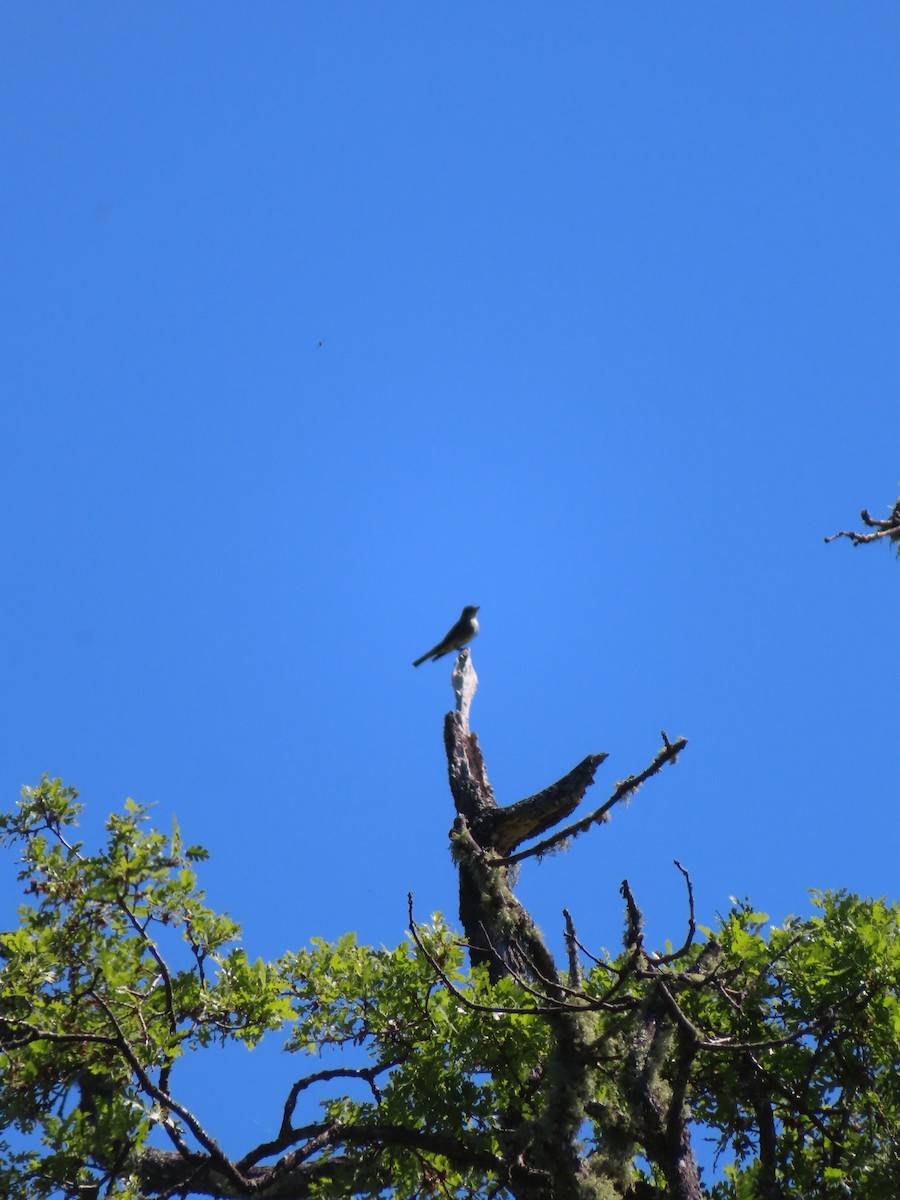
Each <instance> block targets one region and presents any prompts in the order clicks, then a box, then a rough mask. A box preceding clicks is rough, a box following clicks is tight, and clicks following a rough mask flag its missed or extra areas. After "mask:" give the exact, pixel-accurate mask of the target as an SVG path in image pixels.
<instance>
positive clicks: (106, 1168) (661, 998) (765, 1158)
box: [0, 778, 900, 1200]
mask: <svg viewBox="0 0 900 1200" xmlns="http://www.w3.org/2000/svg"><path fill="white" fill-rule="evenodd" d="M79 811H80V804H79V802H78V800H77V794H76V792H75V791H74V790H73V789H71V788H67V787H64V786H63V784H62V783H61V782H60V781H59V780H50V779H47V778H44V779H43V780H42V781H41V782H40V784H39V785H38V786H37V787H35V788H29V789H25V791H24V793H23V799H22V802H21V804H20V805H19V806H18V808H17V810H16V811H14V812H12V813H10V814H7V815H6V816H4V817H2V819H0V829H2V836H3V840H4V841H5V843H6V845H7V846H10V847H13V848H14V849H15V850H17V851H18V853H19V855H20V860H21V870H20V879H21V881H22V884H23V886H24V892H25V897H26V899H25V903H24V904H23V905H22V907H21V908H20V910H19V925H18V927H17V928H16V929H14V930H11V931H10V932H7V933H4V934H2V935H0V955H2V959H0V1059H2V1078H0V1126H2V1128H3V1129H4V1130H6V1137H5V1140H4V1141H2V1143H0V1194H3V1195H9V1196H22V1197H27V1198H38V1197H51V1196H59V1195H67V1196H72V1197H76V1196H80V1197H85V1198H89V1197H97V1198H99V1197H101V1196H119V1197H132V1198H135V1200H136V1198H137V1197H154V1198H160V1200H161V1198H163V1197H169V1196H176V1195H178V1196H187V1195H191V1194H198V1195H207V1196H223V1197H225V1196H228V1197H237V1196H254V1195H257V1196H263V1197H272V1198H279V1197H306V1196H323V1197H338V1196H341V1197H346V1196H376V1195H379V1194H384V1193H386V1192H388V1193H391V1194H396V1195H398V1196H403V1197H413V1196H445V1197H451V1196H454V1197H466V1196H471V1197H475V1196H478V1197H498V1198H500V1197H504V1196H510V1197H517V1198H522V1200H530V1198H532V1197H567V1196H572V1197H596V1198H598V1200H599V1198H607V1200H613V1198H616V1197H620V1198H622V1200H650V1198H652V1197H658V1198H662V1197H664V1196H674V1197H682V1196H683V1197H689V1196H692V1195H693V1196H708V1197H711V1198H713V1200H726V1198H734V1200H746V1198H749V1197H801V1196H802V1197H805V1198H808V1197H832V1196H833V1197H845V1196H847V1195H853V1196H859V1197H865V1198H866V1200H895V1197H896V1188H897V1184H896V1181H897V1179H898V1178H900V1147H898V1139H897V1129H898V1126H900V1000H898V995H900V923H898V908H897V906H896V905H889V904H886V903H884V902H882V901H873V900H861V899H859V898H857V897H855V896H850V895H847V894H843V893H838V894H817V895H814V896H813V903H814V906H815V913H814V915H813V916H811V917H808V918H804V919H798V918H790V919H789V920H787V921H785V922H784V923H783V924H782V925H780V926H778V927H768V926H767V918H766V916H765V914H762V913H758V912H754V911H752V910H751V908H750V907H749V906H746V905H738V906H736V907H735V908H734V909H733V911H731V912H730V913H728V914H727V916H725V917H724V918H722V919H720V920H719V921H718V922H717V924H716V926H715V927H714V928H707V929H704V928H700V930H699V933H700V936H699V937H696V936H695V930H694V921H693V902H692V898H691V904H690V909H691V920H690V927H689V929H688V935H687V937H686V938H685V939H684V942H683V944H682V945H681V946H680V947H679V948H677V949H675V950H672V949H671V948H669V949H668V951H667V952H666V953H665V954H662V955H659V954H653V953H651V952H650V951H648V950H647V949H646V948H645V946H644V942H643V934H642V930H641V916H640V912H639V911H638V909H637V906H636V904H635V901H634V898H633V897H632V895H631V892H630V890H629V888H628V885H627V883H626V884H624V885H623V895H624V897H625V905H626V925H625V936H624V944H623V949H622V951H621V952H620V953H619V954H618V955H617V956H615V957H612V956H610V955H608V954H604V953H598V954H596V955H592V954H590V953H588V952H587V951H586V950H585V949H584V948H583V947H581V946H580V944H579V942H578V938H577V935H576V933H575V930H574V928H573V927H572V925H571V922H569V924H568V937H567V944H568V947H569V958H568V964H567V969H566V970H565V971H562V972H560V974H559V975H558V976H557V977H555V978H552V979H550V978H548V977H546V975H542V973H541V972H540V971H538V970H537V969H532V970H531V971H527V972H526V971H524V970H522V971H513V970H510V971H509V972H507V973H505V974H501V975H500V976H499V977H496V972H494V973H493V975H494V976H495V977H494V978H492V972H491V971H490V969H489V966H488V965H487V964H484V965H479V966H476V967H470V968H468V969H467V968H466V967H465V965H464V952H465V946H464V944H463V943H461V941H460V939H459V938H458V936H457V935H455V934H454V932H453V931H452V930H451V929H449V928H448V927H447V926H446V925H445V924H444V923H443V922H442V921H441V920H440V919H438V918H435V919H433V920H432V922H431V923H429V924H428V925H424V926H423V925H418V924H416V923H415V922H414V921H413V920H412V911H411V924H410V937H409V940H408V941H406V942H405V943H404V944H402V945H401V946H399V947H397V948H396V949H394V950H385V949H372V948H369V947H363V946H358V945H357V944H356V943H355V941H354V939H353V938H352V936H347V937H345V938H342V939H341V940H340V941H339V942H337V943H336V944H327V943H325V942H322V941H315V940H314V941H313V942H312V943H311V945H310V946H309V948H307V949H302V950H297V951H291V952H289V953H286V954H284V955H283V956H282V957H281V958H279V959H277V960H276V961H274V962H269V963H267V962H263V961H261V960H259V959H256V960H254V959H252V958H251V957H250V956H249V955H248V954H247V952H246V951H245V950H244V949H243V948H242V947H241V945H240V944H239V935H240V931H239V929H238V926H237V925H236V924H235V922H234V921H232V920H231V919H230V918H228V917H225V916H222V915H220V914H217V913H215V912H213V911H212V910H211V909H210V908H209V907H208V906H207V905H206V903H205V900H204V896H203V892H202V890H201V889H200V888H199V886H198V881H197V875H196V870H197V866H198V864H200V863H202V861H203V859H204V858H205V857H206V854H205V851H204V850H203V849H202V848H201V847H199V846H188V845H185V844H184V843H183V841H182V838H181V835H180V833H179V831H178V829H177V828H173V830H172V832H171V833H170V834H168V835H167V834H163V833H160V832H158V831H156V830H154V829H152V828H151V827H150V826H149V823H148V814H147V810H146V808H145V807H144V806H142V805H139V804H136V803H134V802H133V801H128V802H127V803H126V806H125V810H124V812H123V813H122V814H118V815H113V816H111V817H110V818H109V820H108V822H107V826H106V830H107V838H106V843H105V845H103V846H102V847H101V848H100V849H98V850H96V851H95V852H93V853H91V852H88V851H87V850H86V849H85V848H84V847H83V846H82V845H81V844H80V843H79V842H78V841H77V840H76V836H75V831H76V826H77V820H78V815H79ZM688 884H689V881H688ZM274 1031H280V1032H281V1036H282V1037H284V1038H286V1040H285V1043H284V1050H285V1053H287V1054H292V1055H296V1056H297V1058H298V1068H297V1076H296V1082H295V1083H294V1085H293V1087H291V1089H290V1091H289V1094H288V1095H287V1096H281V1097H273V1101H272V1105H273V1106H272V1111H271V1113H270V1114H269V1119H270V1121H271V1132H270V1135H269V1137H268V1140H266V1141H264V1142H262V1143H261V1144H256V1145H249V1144H248V1145H247V1147H246V1149H245V1151H244V1153H243V1156H242V1157H240V1158H238V1159H234V1158H230V1157H228V1156H227V1155H226V1154H225V1153H224V1152H223V1150H222V1148H221V1146H220V1144H219V1142H218V1141H217V1140H216V1136H215V1130H214V1129H213V1128H211V1127H210V1126H208V1124H207V1118H206V1117H205V1116H204V1114H203V1113H202V1112H194V1111H191V1110H189V1109H188V1108H187V1107H186V1106H185V1105H184V1104H183V1103H181V1102H180V1101H179V1098H178V1096H179V1073H178V1066H179V1061H180V1060H181V1059H182V1058H183V1057H184V1056H185V1055H186V1054H187V1053H188V1052H189V1051H194V1050H202V1049H203V1048H204V1047H206V1046H209V1045H210V1044H212V1043H221V1044H224V1043H228V1042H241V1043H244V1044H245V1045H254V1044H255V1043H257V1042H258V1041H259V1040H260V1039H261V1038H263V1037H264V1036H265V1035H266V1034H270V1033H272V1032H274ZM317 1058H318V1061H314V1062H312V1063H311V1062H310V1059H313V1060H315V1059H317ZM310 1067H312V1068H313V1069H312V1070H310V1069H309V1068H310ZM699 1136H711V1137H713V1138H715V1139H716V1140H717V1142H718V1146H719V1149H720V1151H721V1159H720V1166H723V1167H724V1168H725V1172H724V1178H722V1179H720V1180H719V1182H717V1183H715V1184H714V1185H707V1186H706V1187H705V1188H703V1190H700V1189H699V1188H698V1185H697V1179H698V1177H699V1176H698V1172H697V1171H696V1169H695V1168H692V1151H691V1139H692V1137H693V1139H695V1140H696V1139H697V1138H698V1137H699ZM692 1172H693V1173H692Z"/></svg>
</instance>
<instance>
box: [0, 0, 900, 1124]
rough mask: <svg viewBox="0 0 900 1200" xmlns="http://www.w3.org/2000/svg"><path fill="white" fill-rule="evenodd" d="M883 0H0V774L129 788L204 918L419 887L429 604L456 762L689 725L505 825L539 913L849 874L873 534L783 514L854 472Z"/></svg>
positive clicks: (878, 790) (872, 478)
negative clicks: (545, 839)
mask: <svg viewBox="0 0 900 1200" xmlns="http://www.w3.org/2000/svg"><path fill="white" fill-rule="evenodd" d="M898 26H900V10H898V8H897V6H896V5H895V4H893V3H879V2H877V0H876V2H872V3H866V4H865V5H861V4H846V3H828V2H820V3H817V4H815V5H784V4H780V3H772V2H768V0H761V2H758V3H756V4H753V5H723V4H712V3H702V2H698V3H694V4H690V5H666V4H662V3H644V4H629V5H624V4H621V5H613V4H599V3H569V4H562V5H546V4H536V3H517V4H515V5H513V4H509V3H497V4H491V5H483V4H469V5H431V4H429V5H424V4H422V5H409V4H399V3H393V4H360V3H353V4H351V3H344V2H342V0H330V2H328V3H325V2H321V0H320V2H318V3H312V2H306V3H280V2H276V0H269V2H268V3H266V4H264V5H251V4H237V3H233V2H228V3H217V4H211V3H195V4H190V5H175V4H165V5H164V4H143V5H135V4H130V5H114V4H108V3H103V4H100V3H94V2H90V0H81V2H80V3H78V4H77V5H74V4H73V5H64V4H33V3H24V2H21V0H5V3H4V4H3V6H2V9H0V35H2V37H0V137H2V148H3V164H4V165H3V176H4V180H3V188H2V198H0V220H2V229H3V238H2V263H0V298H2V299H0V303H2V308H3V315H2V324H0V346H2V362H3V370H2V377H3V392H4V400H3V402H2V417H0V420H2V426H0V442H2V455H3V467H2V478H0V486H2V489H3V498H2V508H3V513H4V516H3V522H2V532H0V537H2V556H3V563H4V568H5V571H4V575H5V578H4V587H3V593H4V621H3V625H4V628H5V631H6V638H5V646H4V653H3V673H4V679H3V684H2V687H3V693H4V696H5V704H4V710H5V717H4V721H3V725H4V730H3V754H2V762H0V769H2V794H3V796H4V797H5V800H4V804H6V805H11V804H13V803H14V801H15V799H16V797H17V796H18V792H19V789H20V787H21V786H22V784H25V783H34V782H36V780H37V779H38V777H39V776H40V774H41V772H43V771H49V772H50V773H52V774H55V775H61V776H62V777H63V778H64V779H65V780H66V782H68V783H71V784H74V785H76V786H77V787H79V788H80V789H81V791H82V798H83V799H84V800H85V801H86V803H87V805H88V810H89V811H88V818H87V829H86V837H88V839H89V840H90V838H91V837H92V836H93V832H92V831H94V830H96V829H97V828H98V827H99V826H100V824H101V822H102V819H103V818H104V817H105V815H106V813H107V812H109V811H110V810H111V809H114V808H117V807H118V806H120V804H121V802H122V800H123V799H124V797H125V796H127V795H131V796H134V797H135V798H136V799H138V800H141V801H152V802H155V804H156V806H157V807H156V809H155V812H156V815H157V818H158V822H159V824H160V825H161V826H162V827H163V828H167V827H168V825H169V822H170V820H171V817H172V815H173V814H175V815H177V818H178V820H179V822H180V823H181V826H182V828H183V830H184V833H185V836H186V837H187V838H189V839H190V840H191V841H200V842H203V843H204V844H206V845H207V846H208V847H209V848H210V850H211V851H212V854H213V858H212V861H211V863H210V864H209V865H208V867H207V868H205V870H204V872H203V879H204V881H205V883H206V885H207V890H208V894H209V898H210V901H211V902H212V903H213V904H215V905H217V906H218V907H221V908H225V909H227V910H228V911H229V912H231V914H232V915H233V916H235V917H236V918H237V919H239V920H240V921H242V922H243V924H244V927H245V934H246V939H245V940H246V945H247V949H248V951H249V952H250V953H251V955H256V954H258V953H259V954H263V955H265V956H274V955H276V954H278V953H280V952H281V951H282V950H284V949H286V948H288V947H290V946H293V945H297V944H301V943H304V942H305V941H306V940H307V939H308V938H309V937H310V936H312V935H321V936H324V937H327V938H333V937H336V936H338V935H339V934H341V933H342V932H345V931H347V930H355V931H357V933H358V935H359V937H360V939H361V940H363V941H366V942H373V943H376V944H380V943H386V944H388V945H393V944H396V943H397V942H398V941H400V940H401V939H402V937H403V931H404V927H405V922H406V914H405V904H406V893H407V891H408V890H412V891H413V892H414V893H415V897H416V905H417V909H418V911H419V913H420V914H421V915H422V916H425V915H427V914H428V913H429V912H431V911H433V910H436V909H439V910H442V911H443V912H444V913H445V914H447V915H448V917H449V918H450V919H451V920H453V921H455V916H456V914H455V901H456V894H455V893H456V881H455V876H454V872H453V868H452V865H451V863H450V860H449V856H448V854H447V837H446V833H447V830H448V828H449V826H450V823H451V820H452V815H453V813H452V805H451V801H450V797H449V794H448V789H447V784H446V772H445V761H444V753H443V746H442V735H441V723H442V718H443V714H444V712H445V711H446V710H447V709H448V708H449V707H450V706H451V702H452V695H451V691H450V687H449V675H450V664H449V662H447V661H446V660H445V661H444V662H442V663H440V664H436V665H430V664H428V665H426V666H423V667H422V668H421V669H420V670H418V671H414V670H413V669H412V667H411V666H410V662H411V660H412V659H413V658H414V657H416V656H417V655H418V654H420V653H422V652H423V651H424V650H425V649H427V647H428V646H429V645H431V644H432V643H433V642H434V641H435V640H436V639H437V638H438V637H439V636H440V635H441V634H443V632H444V631H445V630H446V629H447V628H448V626H449V625H450V624H451V623H452V622H453V621H454V620H455V619H456V617H457V616H458V614H459V610H460V609H461V608H462V606H463V605H464V604H467V603H472V604H480V605H481V613H480V617H481V620H482V633H481V635H480V636H479V638H478V640H477V641H476V642H475V643H474V646H473V654H474V662H475V666H476V669H477V671H478V674H479V677H480V687H479V691H478V695H477V697H476V700H475V705H474V709H473V714H472V723H473V726H474V728H475V729H477V731H478V733H479V736H480V738H481V743H482V747H483V750H484V753H485V757H486V760H487V765H488V771H489V773H490V776H491V779H492V781H493V783H494V785H495V788H496V792H497V796H498V799H499V800H500V802H501V803H508V802H511V801H514V800H517V799H519V798H521V797H522V796H525V795H528V794H530V793H532V792H534V791H537V790H539V789H540V788H542V787H544V786H546V785H547V784H548V783H550V782H552V781H553V780H555V779H556V778H557V777H558V776H560V775H561V774H563V773H564V772H565V771H567V770H568V769H569V768H571V767H572V766H573V765H574V764H575V763H576V762H578V761H579V760H580V759H581V758H582V757H583V756H584V755H586V754H588V753H590V752H596V751H600V750H606V751H608V752H609V755H610V758H609V760H608V762H607V763H606V764H605V765H604V766H603V767H602V768H601V770H600V771H599V773H598V782H597V785H596V786H595V788H594V789H593V792H592V793H589V798H588V802H589V803H593V804H598V803H600V802H601V801H602V800H603V799H604V798H605V796H606V795H607V794H608V791H609V790H610V789H611V787H612V785H613V784H614V782H615V781H616V780H617V779H620V778H622V777H623V776H625V775H627V774H629V773H630V772H633V771H637V770H640V769H641V768H642V767H643V766H644V765H645V764H646V763H647V762H648V761H649V759H650V758H651V757H652V755H653V754H654V753H655V752H656V750H657V749H658V747H659V745H660V737H659V730H660V729H665V730H666V731H667V733H668V734H669V735H670V736H673V737H674V736H675V735H677V734H684V735H685V736H687V737H688V738H689V739H690V745H689V747H688V750H687V752H686V754H685V756H684V757H683V759H682V761H681V762H680V763H679V764H678V766H677V767H676V768H674V769H670V770H667V771H666V772H665V773H664V775H663V776H662V777H660V778H659V779H657V780H655V781H653V782H652V783H650V784H648V785H647V787H646V788H645V790H644V791H643V792H641V793H640V794H639V797H638V798H637V799H636V800H635V801H634V803H633V804H632V806H631V807H630V809H629V810H628V811H627V812H619V813H617V814H616V816H615V818H614V821H613V823H612V825H610V826H607V827H605V828H603V829H599V830H595V831H594V832H593V833H592V834H591V836H590V837H589V838H586V839H581V840H580V841H579V842H577V843H576V844H575V845H574V846H573V847H572V849H571V850H570V851H569V853H567V854H565V855H560V856H557V857H555V858H552V859H550V860H548V861H546V862H545V863H543V864H541V865H536V864H535V863H533V862H529V863H526V864H525V865H524V867H523V871H522V880H521V886H520V894H521V896H522V898H523V899H524V900H525V902H526V903H528V904H529V905H531V906H532V907H533V910H534V911H535V913H536V914H537V915H538V917H539V919H540V921H541V923H542V925H543V926H544V928H545V930H546V931H547V934H548V936H549V937H551V939H552V940H553V941H554V944H557V945H558V944H559V929H560V925H561V917H560V915H559V913H560V909H561V908H562V906H563V905H566V906H568V907H569V908H570V909H571V910H572V912H573V915H574V917H575V920H576V923H577V925H578V928H579V932H580V934H581V936H582V938H583V940H584V941H585V942H587V943H588V944H589V945H593V946H594V947H599V946H600V945H607V946H610V947H614V946H615V944H616V941H617V938H618V934H619V930H620V928H621V902H620V899H619V897H618V894H617V887H618V884H619V882H620V880H621V879H622V878H623V877H624V876H627V877H628V878H629V879H630V881H631V883H632V886H633V888H634V891H635V894H636V897H637V899H638V902H639V903H640V904H641V905H642V907H643V908H644V910H645V912H646V914H647V918H648V924H649V929H650V931H651V937H653V938H655V939H656V940H657V942H659V941H662V940H663V939H664V938H665V937H667V936H671V937H672V938H673V940H677V939H680V938H681V936H682V935H683V930H684V925H683V920H684V898H683V889H682V884H681V880H680V877H679V876H678V874H677V872H676V871H675V869H674V868H673V867H672V865H671V864H672V859H673V858H675V857H677V858H679V859H680V860H681V861H682V862H683V863H684V864H685V866H686V867H687V868H688V869H689V870H690V872H691V874H692V877H693V881H694V886H695V891H696V898H697V909H698V918H699V919H700V920H701V922H707V921H710V920H711V919H712V917H713V914H714V913H715V912H716V911H724V910H725V909H727V907H728V905H729V899H728V898H729V896H730V895H735V896H739V897H742V896H745V895H747V896H749V897H750V898H751V899H752V900H753V902H754V903H755V905H756V906H757V907H759V908H762V909H764V910H765V911H767V912H769V913H770V914H771V915H772V917H773V919H778V920H781V919H782V918H783V917H784V916H785V915H786V914H787V913H789V912H807V911H809V901H808V898H807V889H809V888H811V887H818V888H837V887H847V888H849V889H852V890H855V891H859V892H862V893H864V894H871V895H881V894H885V893H886V894H888V895H891V896H895V897H896V896H897V895H898V893H900V886H898V875H897V846H898V842H900V757H898V754H897V693H898V679H900V638H898V636H897V630H898V600H900V564H898V563H897V562H896V561H895V560H894V558H893V557H892V555H891V554H890V552H889V551H888V550H887V548H886V547H878V548H871V549H868V550H861V549H860V550H852V549H851V547H850V545H849V544H848V543H845V542H838V543H836V544H834V545H829V546H825V545H824V544H823V540H822V539H823V536H824V535H826V534H829V533H831V532H833V531H834V530H836V529H838V528H848V527H851V528H852V527H855V526H856V524H857V523H858V516H857V514H858V511H859V509H860V508H861V507H862V506H864V505H866V506H869V507H870V508H871V509H872V510H873V511H875V512H877V513H878V514H879V515H880V514H881V513H882V512H884V510H885V508H886V506H887V505H889V504H890V503H891V502H892V501H893V500H894V499H895V498H896V495H897V485H898V480H900V455H898V446H900V403H898V383H900V369H898V368H900V358H898V346H897V332H898V329H897V314H898V299H900V283H898V280H900V270H898V268H900V252H898V239H897V233H898V229H897V212H898V201H900V156H898V151H897V144H896V128H897V115H898V103H897V87H898V76H900V71H898V32H900V29H898ZM320 343H322V344H321V345H320ZM16 896H17V893H16V889H15V886H14V870H13V864H12V862H11V861H8V862H7V865H6V867H5V868H3V870H2V873H0V903H2V910H0V911H2V913H5V914H6V915H5V916H0V921H2V922H3V923H8V922H10V921H11V920H12V916H11V910H12V907H13V905H14V904H15V903H16V902H17V901H16ZM5 927H8V924H7V925H6V926H5ZM298 1067H299V1064H292V1066H291V1069H290V1071H289V1072H288V1076H289V1077H292V1075H293V1074H296V1073H297V1070H298ZM250 1087H251V1085H249V1084H248V1088H250ZM247 1094H248V1095H250V1094H251V1093H250V1091H248V1093H247ZM231 1099H233V1096H232V1097H231V1098H230V1100H229V1111H231V1110H232V1109H233V1105H232V1104H231ZM277 1115H278V1114H277V1112H276V1113H274V1114H273V1119H277ZM226 1119H227V1117H226ZM235 1120H237V1118H235ZM259 1122H260V1130H259V1135H260V1137H262V1136H264V1135H265V1134H266V1133H267V1131H268V1127H267V1126H266V1124H265V1116H264V1115H260V1116H259ZM207 1123H208V1124H210V1125H212V1126H215V1124H216V1123H215V1120H213V1119H209V1120H208V1121H207ZM225 1140H226V1144H227V1141H228V1139H227V1137H226V1139H225Z"/></svg>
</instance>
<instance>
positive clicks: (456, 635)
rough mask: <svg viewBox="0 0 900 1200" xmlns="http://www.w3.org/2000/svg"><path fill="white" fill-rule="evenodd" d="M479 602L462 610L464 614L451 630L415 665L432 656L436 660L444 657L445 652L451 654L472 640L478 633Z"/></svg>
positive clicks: (415, 664)
mask: <svg viewBox="0 0 900 1200" xmlns="http://www.w3.org/2000/svg"><path fill="white" fill-rule="evenodd" d="M478 608H479V606H478V605H477V604H467V605H466V607H465V608H464V609H463V610H462V616H461V617H460V618H459V620H458V621H457V622H456V624H455V625H454V626H453V628H452V629H451V630H450V632H449V633H448V634H447V635H446V637H444V638H443V639H442V640H441V641H439V642H438V644H437V645H436V646H432V647H431V649H430V650H429V651H428V653H427V654H423V655H422V657H421V658H417V659H416V661H415V662H414V663H413V666H414V667H418V666H419V665H420V664H421V663H423V662H424V661H425V659H426V658H430V659H431V661H432V662H434V660H435V659H437V658H443V657H444V655H445V654H449V653H450V651H451V650H461V649H462V648H463V646H465V645H466V643H467V642H471V640H472V638H473V637H475V635H476V633H478V621H477V620H476V618H475V614H476V613H477V612H478Z"/></svg>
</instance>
